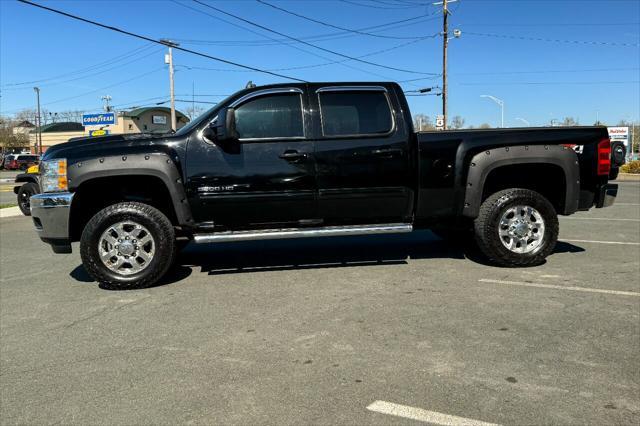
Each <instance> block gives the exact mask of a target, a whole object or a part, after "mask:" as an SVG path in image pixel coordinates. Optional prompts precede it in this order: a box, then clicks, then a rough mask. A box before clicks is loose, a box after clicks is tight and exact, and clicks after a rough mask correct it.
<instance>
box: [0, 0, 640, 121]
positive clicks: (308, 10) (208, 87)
mask: <svg viewBox="0 0 640 426" xmlns="http://www.w3.org/2000/svg"><path fill="white" fill-rule="evenodd" d="M204 1H205V2H208V3H210V4H211V5H213V6H215V7H218V8H220V9H224V10H225V11H228V12H230V13H233V14H236V15H239V16H242V17H244V18H246V19H249V20H251V21H255V22H257V23H260V24H262V25H264V26H267V27H270V28H273V29H275V30H277V31H280V32H282V33H285V34H287V35H291V36H294V37H297V38H300V37H310V36H318V35H326V34H335V33H340V32H341V31H340V30H337V29H334V28H329V27H326V26H322V25H320V24H316V23H313V22H309V21H305V20H303V19H300V18H298V17H295V16H291V15H288V14H285V13H283V12H281V11H278V10H275V9H273V8H271V7H269V6H267V5H264V4H260V3H258V2H256V1H254V0H235V1H211V0H204ZM265 1H268V2H270V3H272V4H274V5H276V6H279V7H282V8H285V9H288V10H291V11H293V12H296V13H298V14H302V15H305V16H308V17H311V18H314V19H316V20H320V21H323V22H326V23H329V24H332V25H336V26H341V27H346V28H352V29H360V28H365V27H371V26H375V25H381V24H385V23H388V22H392V21H398V20H403V19H409V18H416V19H415V20H413V21H408V22H406V23H404V24H399V25H402V26H397V27H396V28H391V29H385V30H384V31H379V30H378V29H373V30H368V32H370V31H374V32H375V34H377V35H378V36H377V37H373V36H368V35H356V34H353V33H349V34H347V35H346V36H345V35H344V34H342V35H341V36H339V37H338V36H332V37H331V38H330V39H327V40H322V39H321V40H310V41H309V42H310V43H313V44H315V45H317V46H321V47H323V48H325V49H330V50H334V51H336V52H339V53H343V54H346V55H349V56H356V57H360V56H363V55H368V54H370V53H372V52H377V51H381V50H385V49H390V50H388V51H387V52H384V53H381V54H376V55H371V56H367V57H366V58H363V59H364V60H367V61H370V62H375V63H378V64H382V65H387V66H391V67H394V68H402V69H404V70H409V71H413V72H411V73H410V72H403V71H396V70H390V69H384V68H380V67H376V66H372V65H369V64H363V63H358V62H354V61H348V62H343V63H333V64H330V65H325V66H316V67H311V68H298V69H290V70H283V71H280V72H281V73H283V74H287V75H291V76H294V77H298V78H301V79H304V80H308V81H346V80H350V81H359V80H365V81H376V80H377V81H380V80H394V81H401V80H409V79H416V78H423V77H429V76H428V75H426V74H420V73H436V74H438V73H440V72H441V66H442V65H441V61H442V48H441V42H442V40H441V37H439V36H436V37H433V38H425V39H412V38H411V37H425V36H429V35H434V34H437V33H439V32H440V31H441V25H442V20H441V14H440V7H439V6H433V5H431V2H430V1H429V2H427V1H425V0H344V1H337V0H315V1H313V0H306V1H302V0H265ZM40 3H42V4H45V5H49V6H51V7H54V8H58V9H62V10H64V11H67V12H70V13H73V14H77V15H80V16H83V17H87V18H90V19H95V20H98V21H100V22H103V23H106V24H109V25H113V26H116V27H120V28H122V29H127V30H130V31H133V32H137V33H140V34H143V35H146V36H149V37H152V38H171V39H175V40H178V41H179V42H180V43H181V45H182V46H184V47H186V48H190V49H193V50H198V51H201V52H205V53H208V54H210V55H214V56H218V57H222V58H225V59H228V60H232V61H236V62H239V63H242V64H246V65H251V66H255V67H259V68H266V69H281V68H291V67H294V68H295V67H305V66H310V65H318V64H323V63H327V62H332V61H339V60H342V59H344V58H341V57H339V56H335V55H333V54H331V53H327V52H323V51H320V50H317V49H315V48H313V47H310V46H308V45H303V44H292V43H286V44H283V43H281V42H277V40H280V39H282V37H281V36H278V35H276V34H272V33H268V32H266V31H264V30H261V29H258V28H255V27H252V26H250V25H248V24H247V23H243V22H240V21H237V20H235V19H234V18H231V17H229V16H225V15H222V14H220V13H219V12H217V11H214V10H211V9H208V8H206V7H204V6H202V5H200V4H197V3H193V2H192V1H191V0H176V1H175V2H173V1H154V0H141V1H135V0H129V1H88V0H85V1H80V0H74V1H71V0H64V1H40ZM178 3H181V4H182V5H181V4H178ZM185 6H188V7H185ZM450 8H451V10H452V11H453V14H452V15H451V17H450V19H449V21H450V29H451V30H453V29H454V28H459V29H460V30H462V36H461V37H460V38H459V39H454V40H451V41H450V44H449V46H450V48H449V84H450V87H449V114H450V116H453V115H461V116H463V117H464V118H465V119H466V121H467V124H473V125H479V124H481V123H483V122H487V123H491V124H492V125H497V124H499V119H500V111H499V107H498V106H497V105H496V104H494V103H492V102H491V101H489V100H488V99H483V98H481V97H480V95H484V94H489V95H493V96H496V97H498V98H501V99H503V100H504V101H505V105H506V106H505V124H506V125H507V126H517V125H521V124H522V122H520V121H518V120H516V117H520V118H524V119H525V120H527V121H529V122H530V123H531V124H532V125H544V124H548V123H549V121H550V120H551V119H552V118H556V119H560V120H561V119H562V118H564V117H565V116H573V117H575V118H578V119H579V121H580V123H581V124H593V122H594V121H595V120H596V116H599V118H600V120H601V121H604V122H607V123H609V124H615V123H616V122H618V121H619V120H620V119H626V120H634V121H640V84H639V81H640V71H639V68H640V53H639V52H640V48H639V47H638V44H639V43H640V1H638V0H629V1H625V0H622V1H616V0H598V1H591V0H575V1H573V0H555V1H545V0H535V1H533V0H531V1H530V0H460V1H458V2H456V3H453V4H451V6H450ZM193 9H197V10H200V11H203V12H206V13H207V14H209V15H213V17H212V16H208V15H206V14H204V13H202V12H197V11H194V10H193ZM420 16H422V17H421V18H419V17H420ZM214 17H215V18H214ZM406 24H412V25H406ZM380 36H384V37H380ZM518 37H522V38H524V39H521V38H518ZM274 39H276V41H274ZM531 39H545V40H556V41H544V40H531ZM590 42H593V43H590ZM0 49H1V50H0V88H1V89H2V91H1V98H0V113H1V114H3V115H10V114H12V113H14V112H16V111H17V110H20V109H22V108H33V106H34V103H35V95H34V92H33V89H32V87H33V86H34V85H39V86H40V87H41V90H42V92H41V101H42V104H43V106H44V108H47V109H48V110H50V111H54V112H55V111H64V110H86V111H96V112H99V111H100V108H101V105H102V101H101V100H100V97H101V96H102V95H106V94H109V95H111V96H112V97H113V101H112V103H113V104H114V105H116V106H118V105H121V106H123V107H125V106H131V105H149V104H150V103H152V102H158V101H163V100H166V99H168V93H169V84H168V73H167V70H166V66H165V65H164V51H165V50H166V49H164V48H163V47H162V46H151V45H149V44H148V43H146V42H144V41H142V40H136V39H132V38H130V37H127V36H124V35H121V34H117V33H113V32H110V31H108V30H105V29H101V28H97V27H93V26H90V25H88V24H85V23H81V22H76V21H72V20H70V19H68V18H64V17H62V16H58V15H55V14H52V13H49V12H46V11H42V10H38V9H36V8H34V7H30V6H26V5H24V4H21V3H17V2H15V1H13V0H0ZM174 57H175V63H176V64H177V67H176V70H177V72H176V93H177V94H178V96H177V98H178V99H188V100H190V99H192V97H191V95H192V93H193V92H195V94H196V100H199V101H207V102H215V101H216V100H219V99H220V97H216V96H213V95H225V94H229V93H232V92H234V91H236V90H238V89H240V88H242V87H244V85H245V84H246V82H247V81H248V80H252V81H253V82H255V83H256V84H268V83H274V82H281V81H286V80H284V79H282V78H278V77H274V76H270V75H265V74H260V73H256V72H244V71H242V70H238V69H237V68H234V67H232V66H229V65H226V64H222V63H218V62H215V61H212V60H208V59H204V58H199V57H197V56H193V55H190V54H188V53H184V52H176V53H175V55H174ZM202 68H209V69H202ZM54 77H55V78H56V79H51V78H54ZM37 80H43V81H38V82H37V83H31V82H33V81H37ZM18 83H26V84H18ZM16 84H17V85H16ZM440 84H441V82H440V79H439V77H437V78H435V79H433V77H432V79H425V80H418V81H414V82H406V83H403V87H404V88H405V90H415V89H417V88H420V87H430V86H438V85H440ZM192 90H193V92H192ZM409 102H410V106H411V109H412V112H413V113H419V112H421V113H425V114H428V115H430V116H432V117H434V116H435V115H436V114H438V113H439V112H440V110H441V100H440V98H439V97H437V96H423V97H410V98H409ZM165 105H166V104H165ZM187 106H188V105H186V104H184V103H179V104H178V108H182V109H184V108H186V107H187ZM204 106H206V105H204Z"/></svg>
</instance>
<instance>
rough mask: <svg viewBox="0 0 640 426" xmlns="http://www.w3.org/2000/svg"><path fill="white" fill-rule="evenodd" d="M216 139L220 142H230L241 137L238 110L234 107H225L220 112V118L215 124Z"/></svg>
mask: <svg viewBox="0 0 640 426" xmlns="http://www.w3.org/2000/svg"><path fill="white" fill-rule="evenodd" d="M214 129H215V132H216V140H217V141H219V142H230V141H235V140H238V139H239V137H240V136H239V135H238V131H237V130H236V110H235V109H233V108H223V109H222V110H220V112H219V113H218V120H217V121H216V124H215V127H214Z"/></svg>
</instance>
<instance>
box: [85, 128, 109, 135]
mask: <svg viewBox="0 0 640 426" xmlns="http://www.w3.org/2000/svg"><path fill="white" fill-rule="evenodd" d="M108 134H109V131H108V130H103V129H100V130H89V136H91V137H94V136H107V135H108Z"/></svg>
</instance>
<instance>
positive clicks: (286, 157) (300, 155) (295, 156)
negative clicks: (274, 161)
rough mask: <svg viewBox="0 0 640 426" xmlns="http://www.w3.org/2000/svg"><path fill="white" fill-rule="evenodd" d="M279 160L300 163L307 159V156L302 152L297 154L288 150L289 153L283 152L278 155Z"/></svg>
mask: <svg viewBox="0 0 640 426" xmlns="http://www.w3.org/2000/svg"><path fill="white" fill-rule="evenodd" d="M280 158H282V159H283V160H286V161H294V162H295V161H300V160H304V159H305V158H307V154H305V153H304V152H298V151H295V150H289V151H285V152H283V153H282V154H280Z"/></svg>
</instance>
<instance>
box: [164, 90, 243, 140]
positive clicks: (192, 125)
mask: <svg viewBox="0 0 640 426" xmlns="http://www.w3.org/2000/svg"><path fill="white" fill-rule="evenodd" d="M233 96H235V93H234V94H233V95H231V96H229V97H227V98H225V99H223V100H222V101H220V102H218V103H217V104H215V105H214V106H213V107H211V108H209V109H208V110H207V111H205V112H203V113H202V114H200V115H199V116H198V117H196V118H194V119H193V120H191V121H190V122H189V123H188V124H187V125H186V126H184V127H182V128H180V129H178V131H177V132H176V133H175V134H176V136H182V135H186V134H187V133H189V132H190V131H191V130H192V129H195V128H196V127H198V126H199V125H200V124H201V123H202V122H203V121H205V120H206V119H207V118H208V117H210V116H211V115H212V114H214V113H215V112H216V111H217V110H218V109H220V106H221V105H225V104H226V103H227V101H228V100H229V99H230V98H232V97H233Z"/></svg>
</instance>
